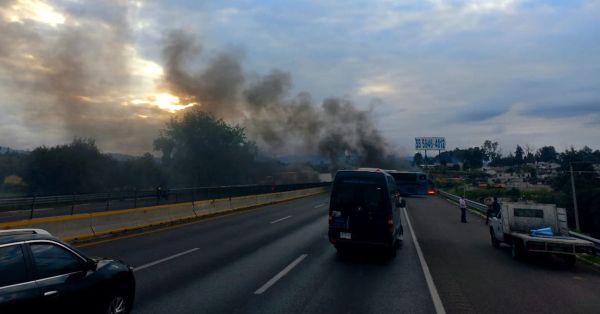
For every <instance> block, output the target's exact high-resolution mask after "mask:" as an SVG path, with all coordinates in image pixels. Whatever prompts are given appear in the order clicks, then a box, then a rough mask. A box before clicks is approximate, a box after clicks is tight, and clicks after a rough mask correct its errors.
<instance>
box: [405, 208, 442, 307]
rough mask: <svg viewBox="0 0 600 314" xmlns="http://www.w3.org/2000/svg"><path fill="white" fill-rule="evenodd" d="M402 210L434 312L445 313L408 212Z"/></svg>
mask: <svg viewBox="0 0 600 314" xmlns="http://www.w3.org/2000/svg"><path fill="white" fill-rule="evenodd" d="M403 211H404V217H406V223H407V224H408V229H409V230H410V235H411V236H412V239H413V243H414V244H415V249H416V250H417V256H419V261H420V262H421V268H422V269H423V274H424V275H425V281H426V282H427V287H428V288H429V294H431V301H433V306H434V307H435V312H436V313H437V314H446V309H444V304H442V299H441V298H440V295H439V294H438V291H437V289H436V288H435V283H434V282H433V278H432V277H431V273H430V272H429V266H427V262H426V261H425V258H424V257H423V252H422V251H421V246H420V245H419V241H417V236H416V235H415V232H414V231H413V227H412V224H411V223H410V218H408V212H407V211H406V208H403Z"/></svg>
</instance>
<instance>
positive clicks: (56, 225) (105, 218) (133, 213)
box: [0, 187, 328, 241]
mask: <svg viewBox="0 0 600 314" xmlns="http://www.w3.org/2000/svg"><path fill="white" fill-rule="evenodd" d="M327 189H328V188H326V187H319V188H310V189H303V190H294V191H288V192H277V193H268V194H258V195H249V196H240V197H231V198H222V199H214V200H204V201H197V202H187V203H179V204H165V205H159V206H150V207H142V208H133V209H123V210H115V211H107V212H97V213H88V214H77V215H66V216H55V217H45V218H34V219H30V220H19V221H12V222H4V223H0V229H16V228H40V229H45V230H48V231H49V232H50V233H52V234H53V235H55V236H57V237H58V238H61V239H63V240H65V241H71V240H82V239H87V238H93V237H98V236H103V235H107V234H111V233H119V232H124V231H127V230H135V229H141V228H147V227H150V226H156V225H162V224H170V223H174V222H179V221H185V220H190V219H198V218H202V217H207V216H212V215H218V214H224V213H228V212H234V211H238V210H244V209H248V208H253V207H256V206H261V205H268V204H274V203H279V202H283V201H287V200H293V199H296V198H301V197H306V196H310V195H315V194H320V193H324V192H326V191H327Z"/></svg>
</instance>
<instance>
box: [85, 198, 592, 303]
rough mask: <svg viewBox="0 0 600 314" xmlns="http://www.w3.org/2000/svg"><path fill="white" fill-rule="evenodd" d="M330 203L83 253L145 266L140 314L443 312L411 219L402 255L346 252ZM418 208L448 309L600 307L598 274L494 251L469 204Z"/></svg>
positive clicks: (412, 212)
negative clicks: (335, 236)
mask: <svg viewBox="0 0 600 314" xmlns="http://www.w3.org/2000/svg"><path fill="white" fill-rule="evenodd" d="M327 208H328V195H325V194H323V195H318V196H313V197H307V198H303V199H299V200H295V201H290V202H285V203H280V204H276V205H270V206H265V207H261V208H257V209H253V210H250V211H246V212H241V213H236V214H232V215H228V216H222V217H216V218H211V219H208V220H204V221H199V222H194V223H190V224H186V225H180V226H175V227H170V228H165V229H161V230H155V231H151V232H148V233H144V234H139V235H128V236H125V237H123V238H115V239H110V240H109V241H104V242H98V243H91V244H88V245H86V246H83V247H81V249H82V250H84V251H85V252H87V253H88V254H90V255H92V256H104V257H113V258H117V259H120V260H123V261H125V262H127V263H129V264H130V265H132V266H134V267H135V269H136V272H135V275H136V280H137V294H136V300H135V308H134V313H435V312H436V307H435V306H436V304H437V303H435V301H434V300H435V298H432V295H434V294H435V293H432V285H431V284H429V285H428V282H427V277H426V271H424V267H423V264H424V263H423V262H422V261H421V260H420V259H419V255H418V253H417V248H416V245H415V241H414V240H415V239H413V237H412V236H411V232H409V231H410V228H409V227H408V225H407V223H408V220H407V219H406V217H403V218H404V220H403V224H404V230H405V233H404V244H403V247H402V248H401V249H400V251H399V253H398V256H397V257H396V259H388V258H386V257H385V256H384V255H382V254H379V253H378V252H376V251H357V252H355V253H354V254H351V255H349V256H343V257H340V256H338V255H337V254H336V251H335V249H334V248H333V246H332V245H331V244H330V243H329V241H328V240H327ZM407 211H408V215H409V218H410V221H411V222H412V226H413V227H414V232H415V233H416V237H417V239H418V243H419V244H420V247H421V249H422V253H423V256H424V261H426V262H425V264H426V265H428V266H429V269H430V270H431V278H432V279H433V283H434V284H433V286H434V287H437V291H438V292H439V295H440V299H441V301H442V304H443V307H444V308H445V310H446V311H447V312H448V313H464V312H474V313H496V312H498V313H499V312H503V313H507V312H508V313H538V312H550V311H552V312H559V313H575V312H580V313H593V312H599V311H600V299H599V298H598V295H600V294H599V293H600V276H599V275H598V273H595V272H594V271H592V270H590V269H588V268H586V267H584V266H580V265H578V266H576V268H575V269H573V270H567V269H563V268H561V267H560V266H558V264H557V263H553V262H552V261H545V260H542V261H539V260H534V261H529V262H523V263H520V262H516V261H513V260H512V259H511V258H510V254H509V252H508V250H507V249H500V250H497V249H496V250H495V249H493V248H492V247H491V245H490V244H489V235H488V234H487V229H486V228H485V226H484V225H483V224H482V223H481V221H479V220H477V219H476V218H475V217H470V218H471V219H470V223H469V224H466V225H465V224H460V223H459V217H458V215H459V211H458V209H456V208H455V206H453V205H451V204H449V203H448V202H446V201H445V200H442V199H439V198H436V197H423V198H409V199H408V205H407ZM437 305H438V309H439V304H437Z"/></svg>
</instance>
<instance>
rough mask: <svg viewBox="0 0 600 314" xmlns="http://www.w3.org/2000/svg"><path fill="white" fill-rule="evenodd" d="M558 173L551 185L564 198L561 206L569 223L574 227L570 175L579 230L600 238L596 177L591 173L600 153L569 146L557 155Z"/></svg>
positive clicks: (599, 181) (599, 182)
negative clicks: (567, 214)
mask: <svg viewBox="0 0 600 314" xmlns="http://www.w3.org/2000/svg"><path fill="white" fill-rule="evenodd" d="M558 161H559V162H560V165H561V167H560V169H559V170H560V171H559V174H558V176H557V177H556V178H555V179H554V181H553V182H552V186H553V188H554V189H555V190H557V191H560V192H562V195H564V199H563V200H562V204H560V205H561V206H566V208H567V211H568V213H569V222H570V223H571V225H572V226H573V224H574V212H573V201H572V197H573V194H572V190H571V173H570V169H571V167H572V168H573V179H574V181H575V190H576V193H577V207H578V209H579V221H580V226H581V229H582V231H584V232H589V233H592V235H593V236H600V178H599V177H598V173H597V172H596V171H595V170H594V166H593V165H594V164H598V163H600V152H598V151H592V150H591V149H590V148H589V147H587V146H586V147H584V148H583V149H581V150H575V149H574V148H573V147H571V148H570V149H568V150H566V151H565V152H563V153H561V154H560V155H559V158H558Z"/></svg>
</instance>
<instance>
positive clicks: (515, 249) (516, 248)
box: [510, 239, 525, 260]
mask: <svg viewBox="0 0 600 314" xmlns="http://www.w3.org/2000/svg"><path fill="white" fill-rule="evenodd" d="M510 252H511V255H512V258H513V259H515V260H522V259H523V258H524V257H525V247H524V246H523V241H521V240H517V239H513V244H512V248H511V251H510Z"/></svg>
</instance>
